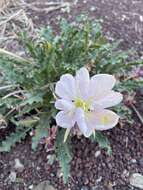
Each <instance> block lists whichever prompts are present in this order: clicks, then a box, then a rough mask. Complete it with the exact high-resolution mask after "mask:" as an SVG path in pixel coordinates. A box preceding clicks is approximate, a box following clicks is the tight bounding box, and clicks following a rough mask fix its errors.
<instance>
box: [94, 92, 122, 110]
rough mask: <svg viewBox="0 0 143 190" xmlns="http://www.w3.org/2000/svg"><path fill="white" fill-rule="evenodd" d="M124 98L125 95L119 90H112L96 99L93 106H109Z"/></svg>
mask: <svg viewBox="0 0 143 190" xmlns="http://www.w3.org/2000/svg"><path fill="white" fill-rule="evenodd" d="M122 99H123V95H122V94H121V93H119V92H115V91H110V93H107V94H106V95H105V96H104V97H103V98H101V99H99V100H98V101H95V102H94V103H93V107H95V108H96V106H100V107H101V108H109V107H112V106H115V105H117V104H119V103H120V102H121V101H122Z"/></svg>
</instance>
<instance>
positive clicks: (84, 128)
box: [76, 108, 93, 137]
mask: <svg viewBox="0 0 143 190" xmlns="http://www.w3.org/2000/svg"><path fill="white" fill-rule="evenodd" d="M76 122H77V125H78V127H79V129H80V131H81V132H82V133H83V135H84V136H85V137H89V136H90V135H91V134H92V132H93V130H92V128H90V127H89V126H88V124H87V123H86V118H85V114H84V111H83V110H82V109H81V108H78V109H77V111H76Z"/></svg>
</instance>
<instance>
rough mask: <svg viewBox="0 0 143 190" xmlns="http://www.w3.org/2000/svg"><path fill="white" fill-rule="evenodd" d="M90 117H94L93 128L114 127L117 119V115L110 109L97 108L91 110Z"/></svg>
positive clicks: (106, 128) (105, 128) (104, 128)
mask: <svg viewBox="0 0 143 190" xmlns="http://www.w3.org/2000/svg"><path fill="white" fill-rule="evenodd" d="M92 118H95V119H94V121H95V130H101V131H102V130H108V129H111V128H113V127H115V126H116V125H117V123H118V121H119V116H118V115H117V114H115V113H114V112H112V111H110V110H106V109H103V110H100V111H99V110H98V111H94V112H92Z"/></svg>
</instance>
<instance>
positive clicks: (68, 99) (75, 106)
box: [55, 67, 123, 139]
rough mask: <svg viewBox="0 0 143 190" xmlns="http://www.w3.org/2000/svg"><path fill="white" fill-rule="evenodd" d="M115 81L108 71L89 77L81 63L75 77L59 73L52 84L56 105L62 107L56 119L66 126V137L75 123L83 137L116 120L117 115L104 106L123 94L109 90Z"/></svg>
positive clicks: (117, 99) (119, 98)
mask: <svg viewBox="0 0 143 190" xmlns="http://www.w3.org/2000/svg"><path fill="white" fill-rule="evenodd" d="M115 82H116V80H115V77H114V76H112V75H109V74H97V75H94V76H93V77H91V79H90V76H89V72H88V70H87V69H86V68H84V67H83V68H81V69H80V70H79V71H77V73H76V76H75V77H73V76H72V75H71V74H64V75H62V76H61V78H60V80H59V81H58V82H57V83H56V87H55V93H56V95H57V96H58V97H59V98H58V99H57V100H56V102H55V107H56V108H57V109H58V110H61V111H60V112H59V113H58V114H57V115H56V122H57V125H58V126H60V127H63V128H67V133H66V137H67V135H68V133H69V131H70V129H71V128H72V127H74V126H75V124H77V125H78V127H79V129H80V131H81V132H82V133H83V135H84V136H85V137H89V136H90V135H91V134H92V133H93V134H94V132H95V130H107V129H110V128H113V127H114V126H115V125H116V124H117V123H118V120H119V116H118V115H117V114H116V113H114V112H113V111H110V110H108V109H106V108H109V107H112V106H114V105H117V104H119V103H120V102H121V101H122V98H123V96H122V94H120V93H118V92H115V91H113V90H112V88H113V86H114V85H115ZM66 137H65V139H66Z"/></svg>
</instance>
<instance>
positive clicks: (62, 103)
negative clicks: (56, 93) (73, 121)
mask: <svg viewBox="0 0 143 190" xmlns="http://www.w3.org/2000/svg"><path fill="white" fill-rule="evenodd" d="M55 107H56V109H58V110H63V111H70V110H72V109H74V108H75V106H74V104H73V102H72V101H69V100H64V99H58V100H56V102H55Z"/></svg>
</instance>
